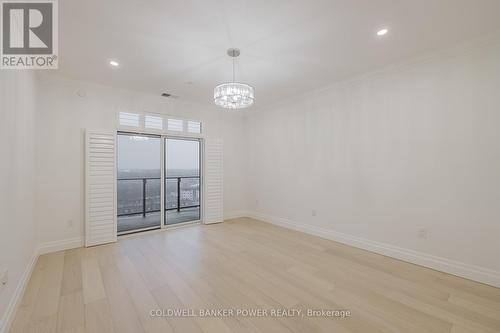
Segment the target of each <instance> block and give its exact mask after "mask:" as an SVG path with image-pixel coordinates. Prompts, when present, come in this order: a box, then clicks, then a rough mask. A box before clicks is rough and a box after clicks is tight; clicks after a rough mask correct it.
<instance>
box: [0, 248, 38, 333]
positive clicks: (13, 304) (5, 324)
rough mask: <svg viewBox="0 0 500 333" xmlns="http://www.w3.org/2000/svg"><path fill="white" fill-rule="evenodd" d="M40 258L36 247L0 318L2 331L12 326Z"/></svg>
mask: <svg viewBox="0 0 500 333" xmlns="http://www.w3.org/2000/svg"><path fill="white" fill-rule="evenodd" d="M37 260H38V253H37V249H35V251H34V253H33V256H32V257H31V260H30V261H29V262H28V266H26V269H25V270H24V273H23V275H22V277H21V280H20V281H19V283H18V284H17V287H16V290H15V291H14V294H13V295H12V298H11V299H10V302H9V304H8V305H7V309H6V311H5V314H4V316H3V318H1V319H0V320H1V321H0V333H7V332H8V331H9V330H10V327H11V326H12V322H13V321H14V317H15V315H16V312H17V309H18V308H19V304H20V302H21V299H22V298H23V296H24V291H25V290H26V286H27V285H28V282H29V280H30V278H31V274H32V273H33V269H34V268H35V264H36V262H37Z"/></svg>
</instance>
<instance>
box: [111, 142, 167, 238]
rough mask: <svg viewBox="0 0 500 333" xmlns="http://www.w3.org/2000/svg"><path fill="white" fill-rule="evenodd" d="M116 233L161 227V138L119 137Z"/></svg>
mask: <svg viewBox="0 0 500 333" xmlns="http://www.w3.org/2000/svg"><path fill="white" fill-rule="evenodd" d="M117 165H118V170H117V176H118V179H117V191H118V193H117V201H118V202H117V203H118V206H117V208H118V234H124V233H130V232H135V231H140V230H150V229H156V228H160V227H161V178H160V177H161V168H162V161H161V138H160V137H154V136H146V135H136V134H133V135H132V134H118V139H117Z"/></svg>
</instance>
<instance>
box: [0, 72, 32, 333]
mask: <svg viewBox="0 0 500 333" xmlns="http://www.w3.org/2000/svg"><path fill="white" fill-rule="evenodd" d="M35 100H36V80H35V79H34V76H33V72H32V71H14V70H12V71H11V70H2V71H0V273H1V272H2V271H3V270H4V269H8V270H9V273H8V274H9V282H8V283H7V285H6V286H4V287H2V286H1V285H0V332H1V331H2V330H3V327H4V325H6V322H5V320H6V319H7V316H8V314H10V313H12V311H13V308H14V302H15V300H16V295H19V294H20V293H21V291H22V286H23V279H25V278H28V277H29V268H30V267H31V264H32V261H33V259H34V255H35V251H36V245H37V243H36V235H35V225H34V221H33V192H34V190H33V189H34V186H33V171H34V168H33V163H34V151H33V143H34V133H33V130H34V127H33V124H34V117H35Z"/></svg>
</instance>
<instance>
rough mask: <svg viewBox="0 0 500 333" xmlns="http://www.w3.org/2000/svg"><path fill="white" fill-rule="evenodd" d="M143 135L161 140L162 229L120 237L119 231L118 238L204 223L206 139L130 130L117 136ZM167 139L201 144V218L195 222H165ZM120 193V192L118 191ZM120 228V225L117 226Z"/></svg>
mask: <svg viewBox="0 0 500 333" xmlns="http://www.w3.org/2000/svg"><path fill="white" fill-rule="evenodd" d="M120 134H122V135H142V136H149V137H155V138H160V139H161V140H160V150H161V151H160V159H161V161H160V201H161V202H160V219H161V223H160V228H156V227H151V228H142V229H137V230H133V231H130V232H127V233H124V234H121V235H118V230H116V233H117V235H118V237H122V236H127V235H130V234H133V233H137V232H147V231H155V230H166V229H170V228H176V227H180V226H184V225H189V224H196V223H202V222H203V221H204V217H205V214H204V212H205V209H204V207H205V205H204V202H205V200H204V196H205V195H204V193H205V192H204V189H205V179H204V178H205V177H204V176H205V139H204V137H203V136H201V135H200V136H194V135H193V136H191V135H175V134H160V133H155V132H147V131H140V132H138V131H129V130H116V135H117V136H118V135H120ZM166 139H177V140H189V141H198V142H199V165H200V166H199V168H200V218H199V219H198V220H195V221H187V222H181V223H176V224H170V225H168V224H166V223H165V222H166V220H165V172H166V155H165V142H166ZM116 159H117V162H116V165H117V166H118V151H117V153H116ZM117 191H118V190H117ZM116 201H117V202H116V205H117V207H118V195H116ZM117 228H118V224H117Z"/></svg>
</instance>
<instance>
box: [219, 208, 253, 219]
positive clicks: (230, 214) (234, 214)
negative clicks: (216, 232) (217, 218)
mask: <svg viewBox="0 0 500 333" xmlns="http://www.w3.org/2000/svg"><path fill="white" fill-rule="evenodd" d="M245 216H248V212H246V211H244V210H235V211H231V212H225V213H224V220H231V219H237V218H239V217H245Z"/></svg>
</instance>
